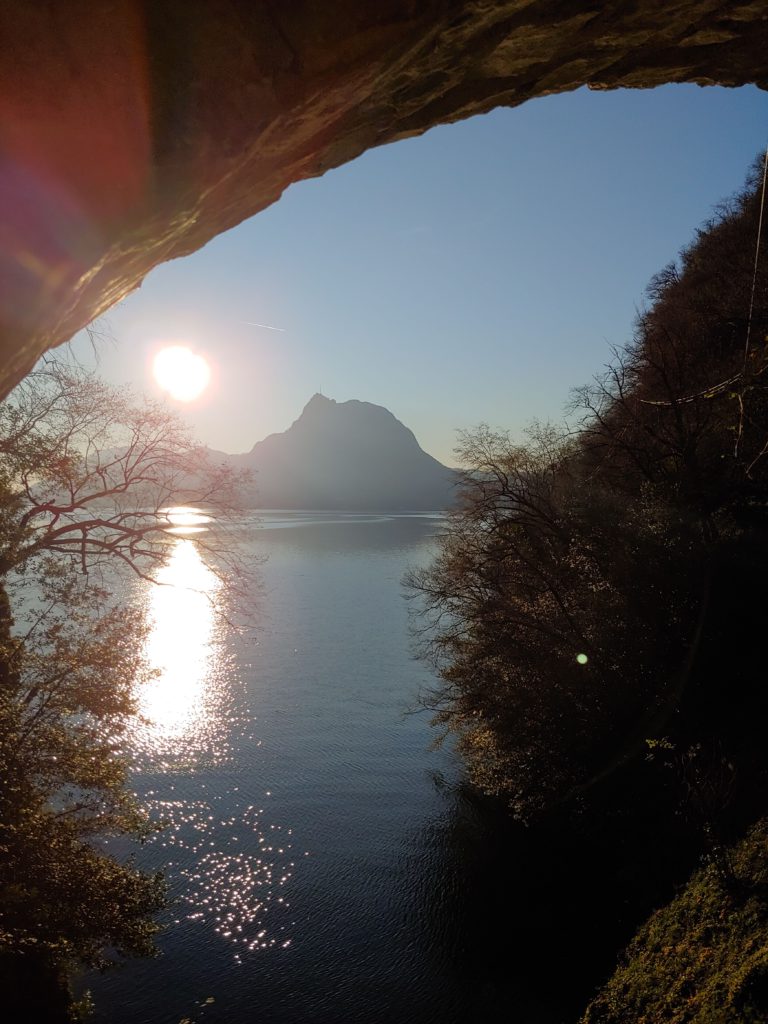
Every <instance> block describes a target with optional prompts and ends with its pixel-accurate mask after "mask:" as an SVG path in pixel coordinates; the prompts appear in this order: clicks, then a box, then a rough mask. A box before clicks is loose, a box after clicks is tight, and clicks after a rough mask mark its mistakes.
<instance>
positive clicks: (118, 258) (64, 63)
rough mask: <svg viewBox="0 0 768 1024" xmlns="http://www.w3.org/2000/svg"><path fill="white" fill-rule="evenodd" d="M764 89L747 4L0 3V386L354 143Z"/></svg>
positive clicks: (762, 33)
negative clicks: (567, 103)
mask: <svg viewBox="0 0 768 1024" xmlns="http://www.w3.org/2000/svg"><path fill="white" fill-rule="evenodd" d="M668 82H695V83H698V84H700V85H715V84H719V85H729V86H739V85H744V84H748V83H755V84H757V85H760V86H762V87H766V85H767V84H768V7H767V5H766V4H765V2H764V0H759V2H754V0H753V2H745V3H716V2H712V0H634V2H616V3H599V2H564V0H560V2H557V0H514V2H512V0H510V2H505V0H497V2H491V0H485V2H484V0H472V2H470V0H315V2H309V0H270V2H267V0H263V2H259V0H144V2H138V0H90V2H88V0H66V2H65V0H48V2H45V3H43V2H39V3H38V2H30V0H5V2H4V3H3V4H1V5H0V208H1V209H0V350H1V353H0V392H2V393H5V392H7V390H8V388H9V387H11V386H12V385H13V383H15V382H16V381H17V380H18V379H19V378H20V377H21V376H22V375H23V374H24V373H25V372H27V371H28V370H29V369H30V368H31V366H32V365H33V364H34V362H35V361H36V359H37V358H38V357H39V355H40V354H41V353H42V352H44V351H45V350H46V349H47V348H50V347H52V346H54V345H57V344H60V343H62V342H64V341H67V340H68V339H69V338H70V337H72V335H73V334H74V333H75V332H76V331H78V330H79V329H81V328H82V327H83V326H85V325H86V324H88V323H89V322H90V321H91V320H93V319H94V318H95V317H97V316H98V315H99V314H101V313H103V312H105V311H106V310H107V309H109V307H110V306H112V305H113V304H114V303H115V302H117V301H119V300H120V299H121V298H122V297H123V296H125V295H126V294H128V293H129V292H130V291H131V290H133V289H134V288H136V287H138V286H139V285H140V284H141V281H142V278H143V277H144V276H145V275H146V274H147V273H148V272H149V271H150V270H151V269H152V268H153V267H155V266H157V265H158V264H159V263H162V262H163V261H165V260H169V259H174V258H176V257H179V256H184V255H186V254H188V253H191V252H194V251H195V250H196V249H199V248H200V247H201V246H202V245H204V244H205V243H206V242H207V241H209V239H211V238H213V237H214V236H215V235H217V234H219V233H220V232H222V231H226V230H227V229H228V228H231V227H233V226H234V225H236V224H238V223H239V222H240V221H242V220H244V219H245V218H246V217H250V216H252V215H253V214H255V213H257V212H258V211H259V210H262V209H264V207H266V206H269V205H270V204H271V203H273V202H275V201H276V200H277V199H278V198H279V196H280V195H281V193H282V192H283V190H284V189H285V188H286V187H287V186H288V185H290V184H291V183H292V182H296V181H300V180H302V179H304V178H309V177H313V176H316V175H320V174H323V173H324V172H325V171H327V170H329V169H330V168H333V167H336V166H338V165H340V164H343V163H345V162H346V161H348V160H352V159H354V158H355V157H356V156H358V155H359V154H360V153H362V152H364V151H365V150H366V149H369V148H370V147H372V146H378V145H381V144H383V143H386V142H393V141H396V140H398V139H403V138H407V137H409V136H413V135H418V134H419V133H421V132H424V131H426V130H427V129H428V128H430V127H432V126H433V125H437V124H445V123H448V122H451V121H456V120H459V119H461V118H466V117H470V116H472V115H473V114H479V113H483V112H486V111H489V110H491V109H492V108H494V107H497V106H515V105H517V104H519V103H523V102H525V101H526V100H527V99H530V98H531V97H534V96H542V95H546V94H549V93H557V92H564V91H567V90H571V89H575V88H578V87H580V86H583V85H587V86H589V87H591V88H594V89H614V88H620V87H630V88H649V87H653V86H657V85H661V84H664V83H668Z"/></svg>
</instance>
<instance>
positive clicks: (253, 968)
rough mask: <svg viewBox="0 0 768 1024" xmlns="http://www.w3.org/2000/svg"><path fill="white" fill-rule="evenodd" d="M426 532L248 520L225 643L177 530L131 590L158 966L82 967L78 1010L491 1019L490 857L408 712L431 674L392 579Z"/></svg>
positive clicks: (413, 524)
mask: <svg viewBox="0 0 768 1024" xmlns="http://www.w3.org/2000/svg"><path fill="white" fill-rule="evenodd" d="M440 525H441V520H440V518H439V517H430V516H360V515H339V514H335V515H330V514H325V515H323V514H317V515H315V514H304V513H264V514H262V516H261V521H260V522H259V523H257V522H256V520H255V519H254V521H253V523H250V524H249V523H247V522H246V523H245V524H244V526H243V527H242V530H243V535H244V537H245V539H246V544H247V546H248V548H249V549H250V550H252V551H253V552H254V553H255V554H257V555H259V556H266V561H265V562H264V565H263V566H262V568H261V569H260V576H261V579H262V582H263V591H262V593H261V594H260V596H259V598H258V613H257V615H256V619H255V625H254V628H253V629H252V630H250V632H249V633H248V634H247V635H243V636H237V637H233V635H232V634H231V632H227V631H226V630H223V629H222V628H221V626H220V624H217V622H216V620H215V619H214V616H213V614H212V612H211V606H210V601H209V599H208V597H207V596H206V591H207V592H209V593H215V591H216V588H217V582H216V579H215V577H213V576H212V575H211V574H210V573H209V572H208V571H207V570H206V569H205V566H204V565H203V564H202V563H201V561H200V558H199V555H198V553H197V548H196V545H195V540H194V534H189V535H187V534H184V533H181V534H180V535H179V538H178V541H177V544H176V547H175V548H174V551H173V553H172V556H171V558H170V561H169V564H168V566H167V568H166V570H165V577H164V582H166V583H168V584H170V586H166V587H161V588H148V589H147V591H146V593H145V594H144V600H145V601H146V602H147V603H148V610H149V613H150V617H151V621H152V624H153V628H152V634H151V636H150V640H149V649H148V653H149V655H150V657H151V659H152V661H153V662H154V664H155V665H156V667H157V668H158V669H159V671H160V675H159V677H158V678H157V679H156V680H154V681H153V683H152V684H151V686H149V687H147V689H146V691H145V692H144V693H143V694H142V695H141V702H142V710H143V713H144V715H145V717H146V719H147V721H146V722H145V723H144V724H142V725H140V726H139V727H137V729H136V730H135V733H134V735H133V737H132V747H133V750H134V753H135V755H136V760H137V765H138V768H137V774H136V776H135V780H134V786H135V788H136V790H137V792H138V793H139V794H140V796H141V797H142V798H143V799H144V800H145V801H146V802H147V803H148V804H149V805H150V806H151V808H152V809H153V812H154V813H155V814H156V816H157V817H160V818H162V819H164V820H165V821H167V822H168V827H167V829H166V830H165V831H164V832H163V833H162V834H160V835H159V836H158V837H157V838H156V839H154V840H152V842H150V844H149V845H147V846H145V847H144V848H143V849H142V850H141V851H140V853H139V862H140V863H141V864H142V866H144V867H146V868H151V869H161V870H163V872H164V873H165V874H166V876H167V878H168V880H169V883H170V888H171V895H172V898H173V903H172V907H171V910H170V912H169V914H168V915H167V919H166V923H167V924H168V928H167V930H166V931H165V932H164V934H163V935H162V936H161V938H160V948H161V950H162V956H161V957H159V958H158V959H156V960H153V961H136V962H130V963H128V964H127V965H126V966H124V967H122V968H121V969H119V970H116V971H112V972H108V973H107V974H106V975H104V976H96V977H95V978H89V979H87V984H88V986H89V987H90V989H91V991H92V993H93V996H94V998H95V1001H96V1014H95V1018H94V1019H95V1020H96V1021H98V1022H107V1021H109V1022H115V1024H122V1022H125V1024H128V1022H131V1024H140V1022H147V1024H150V1022H151V1024H178V1022H179V1021H182V1020H184V1019H188V1020H190V1021H192V1022H198V1021H199V1022H207V1024H214V1022H227V1024H241V1022H242V1024H245V1022H249V1024H250V1022H255V1021H265V1022H266V1021H268V1022H271V1024H305V1022H307V1024H308V1022H323V1024H324V1022H328V1024H331V1022H334V1024H347V1022H350V1024H351V1022H355V1021H361V1022H362V1021H365V1022H369V1024H375V1022H382V1024H383V1022H392V1021H407V1022H414V1024H421V1022H425V1024H426V1022H429V1021H435V1022H438V1021H439V1022H440V1024H452V1022H458V1021H467V1020H474V1019H483V1020H486V1021H487V1020H509V1019H510V1018H509V1010H510V1006H509V1002H508V997H509V992H504V991H503V989H504V988H505V987H506V986H500V985H499V982H498V977H495V976H494V969H493V964H492V960H493V956H492V955H491V953H492V948H493V947H495V946H496V944H497V941H498V940H497V938H496V934H497V932H496V925H495V923H494V907H493V883H492V876H493V874H494V872H497V871H498V870H499V861H500V857H499V851H498V849H495V848H494V847H493V839H492V838H491V836H490V835H489V834H487V832H486V829H485V825H484V823H483V822H482V821H480V820H479V818H478V816H477V812H476V810H473V808H472V807H471V806H470V805H469V804H468V803H467V801H466V800H465V799H463V798H462V797H461V796H460V794H459V790H458V788H457V787H458V784H459V783H460V780H461V771H460V765H459V764H458V762H457V759H456V758H455V756H454V755H453V754H452V753H451V751H450V750H449V749H447V748H442V749H439V750H432V749H430V743H431V741H432V740H433V739H434V736H433V732H432V730H431V729H430V727H429V723H428V716H426V715H424V714H407V713H406V712H407V710H408V709H409V708H411V707H413V706H414V704H415V702H416V699H417V696H418V694H419V692H420V691H421V690H422V689H423V688H425V687H428V686H429V685H430V683H431V681H432V680H431V676H430V674H429V671H428V669H427V668H426V667H425V666H424V665H422V664H420V663H419V662H417V661H415V660H414V659H413V657H412V655H411V651H410V643H409V637H408V623H407V618H408V609H407V604H406V602H405V601H404V600H403V596H402V587H401V577H402V574H403V572H404V570H405V569H406V567H408V566H409V565H414V564H421V563H424V562H425V561H426V560H428V559H429V558H430V556H431V554H432V552H433V550H434V538H435V535H436V533H437V531H438V530H439V529H440ZM118 852H120V851H118ZM522 1002H523V1003H524V1002H525V1000H522ZM520 1005H521V1002H520V1001H519V1000H518V1006H520ZM518 1019H519V1020H521V1021H523V1020H527V1019H531V1020H534V1019H538V1018H534V1017H531V1018H528V1017H526V1016H521V1017H519V1018H518Z"/></svg>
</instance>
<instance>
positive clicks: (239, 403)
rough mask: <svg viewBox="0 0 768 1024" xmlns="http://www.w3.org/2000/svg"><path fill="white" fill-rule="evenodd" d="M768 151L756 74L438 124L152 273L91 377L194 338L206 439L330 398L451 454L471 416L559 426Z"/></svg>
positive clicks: (235, 434)
mask: <svg viewBox="0 0 768 1024" xmlns="http://www.w3.org/2000/svg"><path fill="white" fill-rule="evenodd" d="M766 143H768V93H766V92H760V91H759V90H757V89H755V88H751V87H749V88H742V89H721V88H706V89H702V88H699V87H697V86H666V87H663V88H660V89H655V90H642V91H616V92H589V91H588V90H586V89H582V90H579V91H578V92H575V93H570V94H565V95H558V96H550V97H545V98H541V99H537V100H533V101H531V102H529V103H527V104H525V105H524V106H521V107H517V108H515V109H512V110H506V109H503V110H496V111H493V112H492V113H490V114H487V115H484V116H481V117H475V118H472V119H470V120H468V121H463V122H460V123H458V124H454V125H446V126H441V127H437V128H433V129H432V130H431V131H429V132H427V133H426V134H425V135H423V136H420V137H419V138H415V139H408V140H405V141H403V142H397V143H394V144H390V145H387V146H383V147H380V148H378V149H374V150H370V151H369V152H367V153H365V154H364V155H363V156H361V157H359V158H358V159H357V160H355V161H353V162H352V163H350V164H347V165H345V166H344V167H341V168H338V169H336V170H333V171H330V172H329V173H327V174H326V175H324V176H323V177H322V178H316V179H312V180H310V181H305V182H300V183H298V184H296V185H294V186H292V187H291V188H289V189H288V190H287V191H286V192H285V194H284V195H283V197H282V198H281V199H280V201H279V202H278V203H276V204H275V205H274V206H272V207H270V208H268V209H267V210H265V211H263V212H262V213H260V214H258V215H257V216H256V217H254V218H252V219H250V220H248V221H246V222H244V223H243V224H241V225H239V226H238V227H236V228H234V229H232V230H231V231H228V232H226V233H225V234H223V235H220V236H219V237H217V238H216V239H214V240H213V241H211V242H210V243H209V244H208V245H207V246H205V247H204V248H203V249H202V250H200V251H199V252H197V253H195V254H193V255H191V256H187V257H185V258H183V259H180V260H174V261H172V262H170V263H166V264H164V265H163V266H161V267H159V268H157V269H156V270H154V271H153V272H152V273H151V274H150V275H149V276H148V277H147V278H146V280H145V281H144V284H143V285H142V287H141V288H140V289H139V290H138V291H136V292H134V293H132V294H131V295H129V296H127V297H126V298H125V299H124V300H123V301H122V302H121V303H120V304H119V305H118V306H117V307H115V308H114V309H113V310H112V311H110V313H108V314H107V316H106V318H105V321H104V320H103V321H102V326H103V327H105V328H106V331H107V333H108V334H110V335H111V337H112V339H113V341H112V342H109V343H105V344H101V345H99V346H98V360H99V371H100V372H101V374H102V375H103V376H104V377H106V378H107V379H108V380H109V381H111V382H112V383H115V384H119V385H123V384H126V383H128V384H131V385H132V386H133V387H134V388H135V389H136V390H137V391H145V392H148V393H150V394H158V393H159V392H158V389H157V386H156V384H155V383H154V382H153V379H152V376H151V372H150V366H151V362H152V358H153V356H154V354H155V353H156V352H157V351H158V350H159V349H160V348H162V347H163V346H164V345H169V344H183V345H188V346H189V347H190V348H191V349H192V350H193V351H195V352H197V353H199V354H201V355H203V356H204V357H205V358H206V360H207V361H208V362H209V364H210V365H211V368H212V371H213V377H212V382H211V385H210V386H209V388H208V389H207V390H206V392H205V394H204V395H203V396H202V397H201V398H199V399H198V400H196V401H195V402H194V403H190V404H189V405H182V404H181V403H179V404H178V409H179V411H180V413H181V414H182V415H183V417H184V418H185V419H187V420H188V421H189V422H190V424H191V425H192V427H193V428H194V430H195V433H196V434H197V436H198V437H199V438H200V440H201V441H203V442H204V443H206V444H208V445H210V446H211V447H213V448H216V449H220V450H223V451H229V452H239V451H247V450H248V449H250V448H251V447H252V445H253V444H254V443H255V442H256V441H259V440H261V439H262V438H263V437H265V436H266V435H267V434H270V433H272V432H274V431H281V430H285V429H286V428H287V427H288V426H290V424H291V422H292V421H293V420H295V419H296V418H297V417H298V415H299V414H300V412H301V409H302V408H303V406H304V405H305V404H306V403H307V401H308V400H309V399H310V398H311V396H312V395H313V394H314V393H315V392H317V391H321V392H322V393H323V394H324V395H327V396H328V397H330V398H335V399H336V400H337V401H345V400H347V399H352V398H356V399H360V400H362V401H368V402H374V403H376V404H378V405H384V406H386V407H387V408H388V409H390V410H391V411H392V412H393V413H394V414H395V415H396V416H397V417H398V419H400V420H402V421H403V422H404V423H405V424H406V426H408V427H410V428H411V429H412V430H413V431H414V433H415V434H416V437H417V438H418V439H419V441H420V443H421V445H422V447H423V448H425V449H426V450H427V451H428V452H430V454H432V455H434V456H436V457H437V458H438V459H440V460H441V461H443V462H446V463H449V464H450V463H451V462H452V461H453V458H452V449H453V447H454V445H455V441H456V431H457V430H459V429H469V428H471V427H473V426H476V425H477V424H479V423H481V422H485V423H489V424H490V425H491V426H493V427H496V428H502V429H508V430H510V431H511V432H512V433H513V434H514V435H515V436H520V435H521V433H522V431H523V430H524V428H525V425H526V424H527V423H528V422H530V421H531V420H532V419H533V418H538V419H541V420H547V419H549V420H555V421H560V420H562V418H563V416H564V409H565V407H566V405H567V402H568V397H569V392H570V389H571V388H572V387H575V386H578V385H580V384H583V383H585V382H586V381H588V380H589V379H590V378H591V377H592V375H593V374H595V373H599V372H600V370H601V368H602V367H603V366H604V364H605V363H606V362H607V361H608V360H609V359H610V347H611V346H612V345H622V344H623V343H625V342H627V341H629V340H630V338H631V335H632V326H633V321H634V319H635V316H636V314H637V311H638V309H639V308H640V307H641V306H642V304H643V301H644V291H645V287H646V285H647V283H648V281H649V279H650V278H651V276H652V275H653V274H654V273H656V272H657V271H658V270H660V269H661V268H662V267H663V266H664V265H665V264H667V263H668V262H669V261H670V260H673V259H674V258H675V257H676V256H677V254H678V252H679V251H680V249H681V248H683V247H684V246H686V245H687V244H689V243H690V242H691V240H692V239H693V237H694V233H695V231H696V229H697V227H699V226H700V225H701V224H702V222H703V221H705V220H706V219H707V218H708V217H710V216H711V215H712V212H713V209H714V207H715V206H716V204H717V203H718V202H719V201H721V200H722V199H724V198H726V197H728V196H729V195H731V194H732V193H733V192H734V191H736V190H737V189H738V188H740V187H741V185H742V184H743V182H744V178H745V176H746V172H747V169H748V167H749V165H750V163H751V162H752V160H753V159H754V158H755V156H757V155H758V153H761V152H763V151H764V150H765V147H766ZM247 321H251V322H254V323H259V324H266V325H270V326H272V327H279V328H281V330H268V329H266V328H264V327H254V326H248V324H247V323H246V322H247ZM74 344H75V348H76V351H77V352H78V353H79V354H80V355H81V357H82V358H83V359H84V361H86V362H87V361H92V358H93V357H92V355H91V350H90V347H89V345H88V343H87V341H86V339H85V338H84V337H83V336H82V335H81V336H79V337H78V338H77V339H76V340H75V343H74ZM169 401H170V400H169Z"/></svg>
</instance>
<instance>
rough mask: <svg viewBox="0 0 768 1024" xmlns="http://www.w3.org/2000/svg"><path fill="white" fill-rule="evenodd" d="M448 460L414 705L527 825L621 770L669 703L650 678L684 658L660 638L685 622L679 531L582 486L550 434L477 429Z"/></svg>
mask: <svg viewBox="0 0 768 1024" xmlns="http://www.w3.org/2000/svg"><path fill="white" fill-rule="evenodd" d="M457 456H458V457H459V459H460V460H461V462H462V463H463V465H464V467H465V468H464V474H463V482H462V486H461V492H460V496H459V502H458V504H457V507H456V508H455V509H454V510H453V511H452V512H451V513H450V514H449V519H448V524H447V528H446V531H445V534H444V536H443V539H442V542H441V545H440V550H439V553H438V555H437V557H436V558H435V560H434V561H433V563H432V564H431V565H430V566H428V567H426V568H424V569H419V570H415V571H412V572H411V573H409V574H408V576H407V578H406V584H407V586H408V587H409V588H410V590H411V594H412V596H413V597H414V598H415V599H416V600H415V609H416V612H417V616H416V619H415V629H416V633H417V636H418V638H419V643H420V646H421V651H422V654H424V655H425V656H426V657H428V658H429V659H430V660H431V662H432V664H433V665H434V667H435V669H436V671H437V673H438V676H439V678H440V683H439V684H438V686H437V687H436V688H435V689H434V690H433V691H432V692H431V693H429V694H426V695H425V697H424V703H425V705H426V706H427V707H429V708H430V709H431V710H432V711H433V712H434V715H435V717H434V722H435V724H437V725H439V726H441V727H442V728H443V729H444V730H445V731H446V732H452V733H455V734H456V735H457V736H458V744H459V749H460V751H461V752H462V754H463V756H464V759H465V761H466V763H467V766H468V768H469V772H470V777H471V778H472V780H473V781H474V782H475V783H476V784H477V785H479V786H480V787H481V788H482V789H483V790H485V791H486V792H488V793H492V794H496V795H502V796H504V797H505V798H506V799H507V800H508V802H509V804H510V806H511V808H512V810H513V811H514V813H515V814H516V815H518V816H519V817H521V818H530V817H532V816H535V815H537V814H538V813H540V812H542V811H544V810H546V809H548V808H551V807H552V806H553V805H554V804H557V803H558V802H561V801H562V800H564V799H566V798H567V797H569V796H573V795H575V794H576V793H578V792H580V791H583V790H584V789H585V788H587V787H588V786H589V785H590V784H591V783H592V782H593V781H595V780H596V779H597V778H599V777H600V776H601V775H603V774H605V773H606V772H607V771H609V770H610V769H611V767H612V766H615V765H617V764H619V763H620V762H621V761H622V759H623V758H624V757H625V756H626V754H627V751H628V750H629V749H631V748H634V747H637V745H638V744H639V742H640V740H641V738H642V736H643V732H642V731H641V730H642V723H646V726H647V723H648V722H649V721H650V720H652V719H653V718H654V717H655V716H656V715H658V714H660V713H661V712H662V710H663V708H664V707H665V705H666V703H667V702H668V701H669V700H670V698H671V696H672V694H673V693H674V689H675V685H676V681H675V678H674V675H673V674H672V673H671V672H666V671H665V672H661V673H659V671H658V670H659V669H660V668H662V667H667V668H668V667H669V664H671V663H674V661H675V659H676V658H677V657H678V656H679V650H677V649H675V648H674V645H672V649H671V650H665V649H664V647H660V645H659V639H660V630H661V623H662V622H664V623H666V624H667V625H669V624H670V623H671V622H674V623H677V624H678V625H679V623H680V621H681V619H682V618H683V614H684V601H683V599H682V595H681V594H680V592H679V591H680V588H679V587H677V586H676V582H675V581H676V579H677V578H678V577H679V575H680V573H679V572H676V571H675V570H676V569H678V570H679V567H680V561H681V560H684V559H685V558H686V554H687V545H686V540H685V529H684V524H682V523H680V522H679V521H676V520H675V518H674V517H673V516H671V515H670V514H669V513H668V510H666V509H665V508H664V507H662V506H660V505H658V503H655V502H654V501H653V500H652V498H651V497H650V496H647V497H646V499H645V500H644V501H642V502H641V503H638V504H637V505H633V506H632V507H631V508H628V507H626V505H625V503H624V502H623V501H622V498H621V496H620V495H617V494H616V493H615V492H613V491H612V490H610V489H605V488H602V487H601V486H600V484H599V481H595V480H586V479H585V478H584V476H583V474H582V471H581V465H580V461H581V452H580V450H579V447H578V444H577V443H574V440H573V439H572V438H570V437H568V436H567V435H565V434H561V433H558V432H557V431H555V430H553V429H552V428H541V427H538V428H535V429H534V430H533V431H532V433H531V435H530V438H529V441H528V443H527V444H525V445H516V444H514V443H512V442H511V440H510V439H509V437H508V436H506V435H504V434H498V433H493V432H491V431H489V430H488V429H487V428H480V429H479V430H478V431H476V432H473V433H470V434H465V435H463V437H462V442H461V445H460V447H459V448H458V449H457ZM673 535H674V536H675V537H676V541H675V544H674V545H671V544H670V543H669V542H670V538H671V537H672V536H673ZM675 560H677V565H675ZM638 566H641V567H642V568H641V569H640V571H638ZM649 578H652V579H653V580H654V590H653V591H652V592H649V590H648V580H649Z"/></svg>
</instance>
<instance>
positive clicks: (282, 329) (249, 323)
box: [240, 320, 285, 334]
mask: <svg viewBox="0 0 768 1024" xmlns="http://www.w3.org/2000/svg"><path fill="white" fill-rule="evenodd" d="M240 323H241V324H245V326H246V327H263V328H264V330H266V331H281V332H282V333H283V334H285V328H284V327H270V326H269V324H257V323H254V322H253V320H241V321H240Z"/></svg>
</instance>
